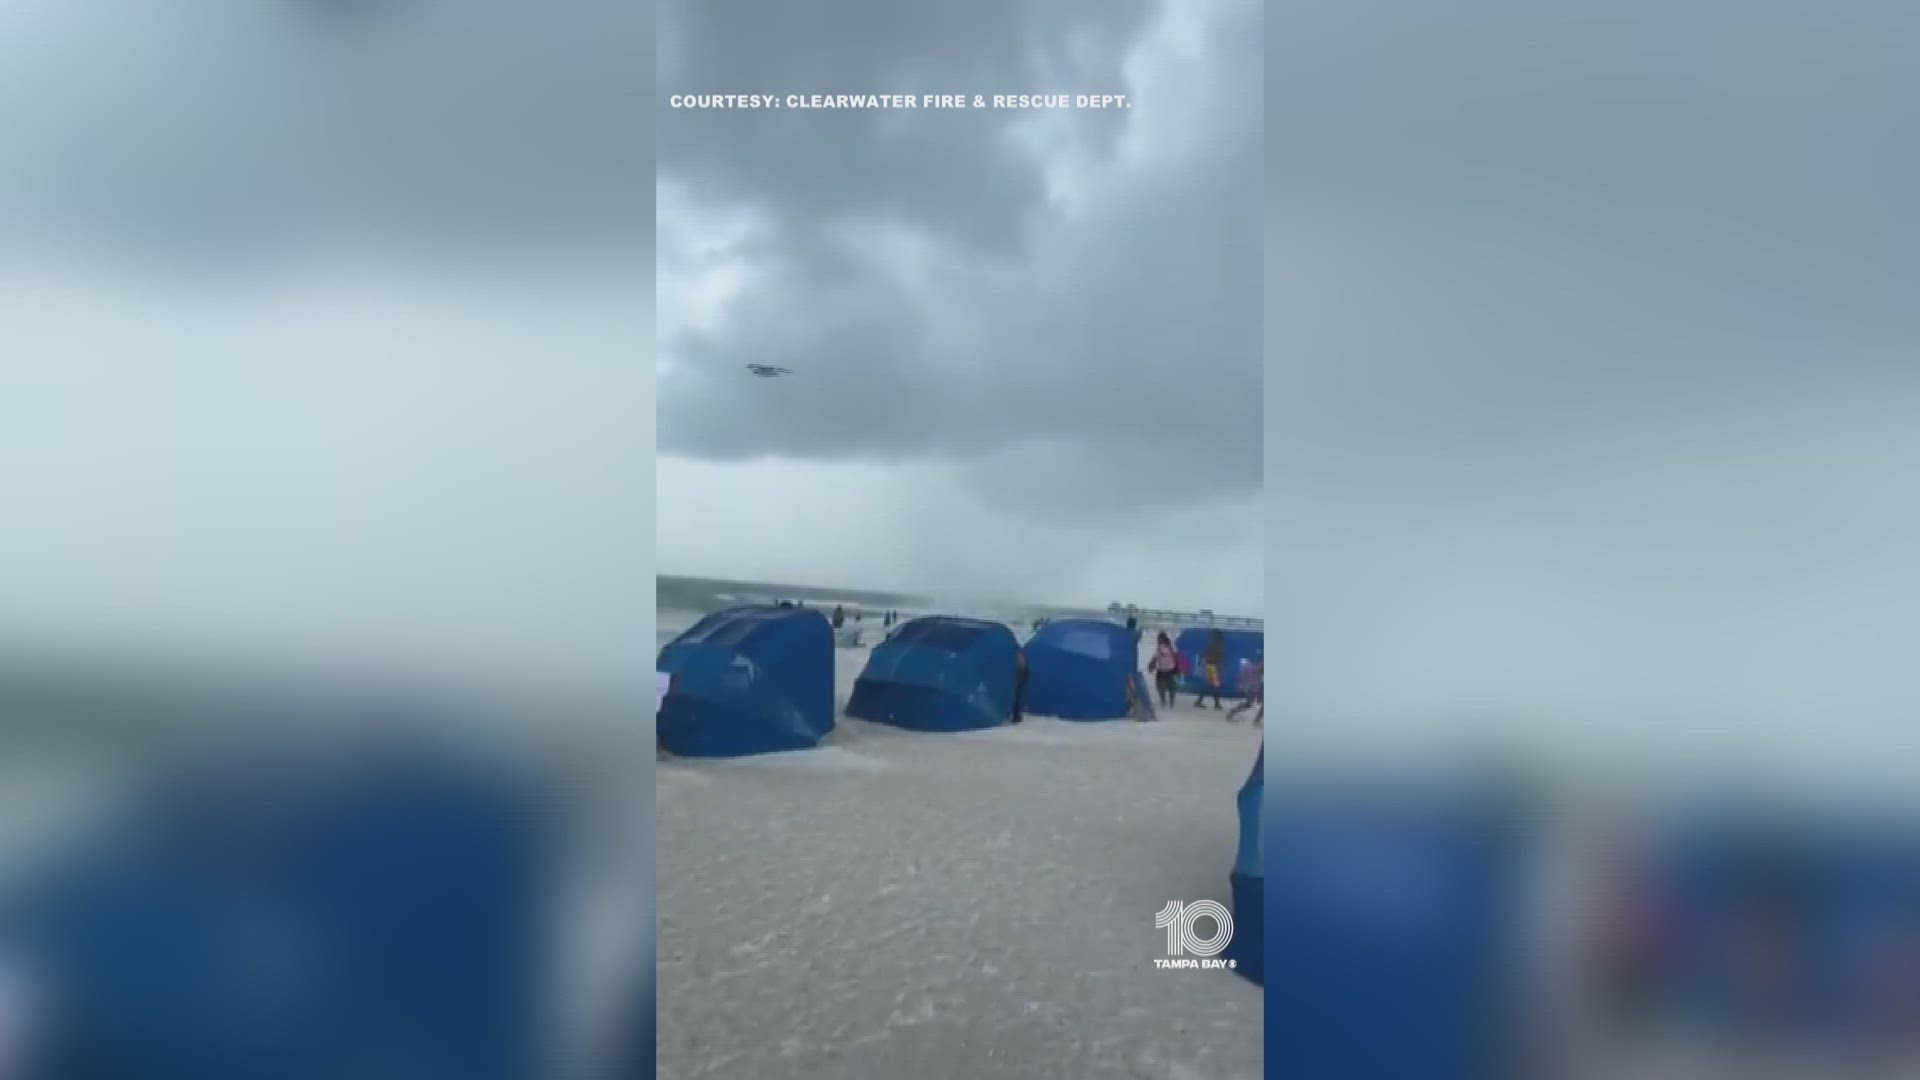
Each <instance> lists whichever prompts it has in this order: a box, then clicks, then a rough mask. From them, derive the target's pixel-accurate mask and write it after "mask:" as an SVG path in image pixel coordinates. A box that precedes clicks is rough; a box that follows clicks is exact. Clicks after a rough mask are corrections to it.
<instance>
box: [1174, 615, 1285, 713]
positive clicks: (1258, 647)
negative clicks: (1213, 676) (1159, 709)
mask: <svg viewBox="0 0 1920 1080" xmlns="http://www.w3.org/2000/svg"><path fill="white" fill-rule="evenodd" d="M1212 634H1213V628H1211V627H1206V626H1189V627H1187V628H1186V629H1185V630H1182V631H1180V636H1179V637H1178V638H1176V639H1175V640H1174V643H1173V647H1174V648H1176V649H1178V650H1179V651H1180V655H1181V656H1182V657H1184V658H1185V659H1186V661H1187V673H1186V675H1185V676H1184V677H1183V678H1182V679H1181V680H1180V686H1181V689H1183V690H1186V691H1187V692H1189V693H1199V691H1200V689H1201V687H1202V686H1204V685H1205V683H1206V676H1205V675H1204V674H1203V673H1202V672H1201V669H1200V656H1201V654H1202V653H1204V652H1206V651H1207V638H1208V637H1210V636H1212ZM1220 634H1221V636H1222V637H1224V638H1226V641H1227V662H1226V663H1224V664H1222V665H1221V666H1220V694H1221V696H1222V697H1240V696H1241V694H1240V670H1241V668H1243V667H1245V666H1246V665H1247V664H1249V663H1252V662H1253V661H1255V660H1265V659H1266V656H1267V635H1266V634H1265V633H1263V632H1262V631H1259V630H1221V631H1220Z"/></svg>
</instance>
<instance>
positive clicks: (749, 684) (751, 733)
mask: <svg viewBox="0 0 1920 1080" xmlns="http://www.w3.org/2000/svg"><path fill="white" fill-rule="evenodd" d="M657 667H658V668H659V670H661V671H664V672H666V673H668V674H669V675H671V676H672V677H673V682H672V685H671V686H670V687H669V689H668V690H667V696H666V699H665V700H664V701H662V702H661V705H660V718H659V722H658V730H659V741H660V745H661V746H662V747H665V748H666V749H667V750H670V751H672V752H673V753H676V754H680V755H683V756H686V757H739V756H741V755H744V754H764V753H770V752H773V751H777V750H804V749H807V748H809V747H813V746H817V745H819V743H820V740H821V739H823V738H825V737H826V735H827V733H828V732H830V731H832V730H833V628H832V626H830V625H829V624H828V623H827V617H826V616H825V615H822V614H820V613H819V612H817V611H810V610H805V609H801V608H780V607H765V606H755V607H738V608H730V609H728V610H726V611H720V612H716V613H714V614H712V615H709V616H707V617H706V618H704V619H701V620H700V621H699V622H697V623H695V624H693V626H692V627H691V628H689V629H688V630H687V632H686V633H684V634H681V635H680V636H679V637H677V638H675V639H673V640H672V641H671V642H669V643H668V644H667V646H666V648H664V649H661V650H660V660H659V663H658V664H657Z"/></svg>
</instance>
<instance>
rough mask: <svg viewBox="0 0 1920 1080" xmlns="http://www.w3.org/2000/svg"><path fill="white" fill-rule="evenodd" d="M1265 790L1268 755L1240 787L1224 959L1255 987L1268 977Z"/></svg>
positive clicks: (1257, 760)
mask: <svg viewBox="0 0 1920 1080" xmlns="http://www.w3.org/2000/svg"><path fill="white" fill-rule="evenodd" d="M1266 790H1267V751H1266V749H1265V748H1264V747H1262V748H1261V750H1260V756H1259V757H1256V758H1254V759H1253V771H1252V772H1251V773H1248V774H1247V782H1246V783H1244V784H1241V785H1240V797H1239V800H1238V801H1239V804H1240V850H1239V852H1238V853H1237V854H1235V855H1234V858H1233V874H1232V878H1231V880H1232V884H1233V940H1232V941H1230V942H1228V943H1227V958H1228V959H1229V960H1232V961H1233V962H1234V971H1235V972H1236V973H1238V974H1240V975H1243V976H1245V977H1246V978H1248V979H1251V980H1252V981H1253V982H1255V983H1256V984H1258V983H1264V982H1265V981H1266V975H1267V971H1266V968H1267V964H1266V957H1267V923H1266V919H1267V869H1266V856H1265V855H1264V854H1263V853H1262V849H1261V846H1260V815H1261V814H1262V813H1263V812H1264V803H1265V802H1266Z"/></svg>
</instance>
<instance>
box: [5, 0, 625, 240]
mask: <svg viewBox="0 0 1920 1080" xmlns="http://www.w3.org/2000/svg"><path fill="white" fill-rule="evenodd" d="M4 18H5V20H6V23H7V25H6V32H5V34H4V35H0V36H3V38H4V42H5V44H4V45H0V226H4V227H7V228H9V229H12V230H17V231H23V234H24V235H26V236H29V237H33V238H35V239H36V240H38V241H39V242H42V243H49V244H51V243H61V244H65V245H68V246H73V245H81V244H84V245H87V246H90V247H98V248H102V249H104V250H105V251H106V252H108V253H109V254H112V253H117V254H118V256H121V257H125V256H130V255H139V256H140V257H143V258H148V259H156V260H162V261H166V262H167V263H168V265H179V264H180V263H181V262H182V260H187V259H193V260H196V261H207V260H231V259H237V258H245V259H250V260H258V259H260V258H263V257H273V258H286V257H303V258H304V257H307V256H309V255H310V254H311V253H312V251H313V249H314V248H315V247H316V246H320V247H323V248H327V247H337V246H339V245H342V244H359V245H373V246H382V247H387V248H399V249H412V250H416V251H419V250H425V251H428V252H452V253H458V254H461V255H462V256H464V257H472V256H475V255H477V254H482V253H488V252H499V251H510V252H514V253H518V254H520V255H523V256H525V255H530V254H540V253H551V254H556V255H561V256H564V257H566V258H568V259H574V260H577V259H579V258H581V257H584V255H585V254H586V253H588V252H598V253H604V254H606V255H608V256H609V257H612V258H625V259H627V260H631V259H632V258H633V257H634V256H635V255H636V254H646V253H648V249H647V248H646V246H645V244H644V242H643V241H642V240H641V238H643V237H645V236H646V235H647V234H648V232H649V229H648V221H647V217H646V211H645V201H646V200H645V196H644V194H643V193H644V191H645V190H646V184H647V183H648V182H649V181H650V178H651V173H652V153H651V147H650V145H649V142H648V134H649V132H648V130H647V128H648V124H649V121H650V113H649V112H648V110H647V109H646V108H645V104H646V98H645V97H644V96H643V95H644V93H645V90H646V85H645V75H644V72H645V70H646V68H647V65H648V64H649V62H650V53H651V42H652V19H651V16H650V14H649V13H648V12H647V11H646V10H645V8H644V6H643V5H632V4H622V3H615V2H612V0H557V2H555V3H546V4H538V5H533V4H523V3H518V2H510V0H481V2H462V3H454V2H450V0H389V2H373V0H368V2H365V3H360V4H354V5H329V4H325V3H320V2H317V0H314V2H292V0H288V2H284V3H272V4H259V3H246V2H243V0H191V2H188V3H176V4H171V5H168V6H167V8H166V10H165V11H161V10H159V9H157V8H154V7H153V6H152V5H146V4H139V3H132V2H124V0H123V2H109V3H106V4H90V5H86V6H85V7H84V8H80V7H75V6H73V5H34V6H32V8H31V9H23V10H19V11H10V12H8V13H7V14H6V16H4ZM50 233H51V236H49V234H50Z"/></svg>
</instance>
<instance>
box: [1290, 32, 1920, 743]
mask: <svg viewBox="0 0 1920 1080" xmlns="http://www.w3.org/2000/svg"><path fill="white" fill-rule="evenodd" d="M1286 12H1287V15H1286V18H1285V20H1284V21H1283V22H1277V23H1276V22H1272V21H1270V23H1269V36H1268V41H1269V45H1270V50H1271V51H1270V54H1269V60H1268V68H1267V72H1268V74H1267V78H1268V84H1267V87H1268V92H1269V110H1270V119H1271V121H1272V126H1271V127H1270V128H1269V132H1268V139H1267V143H1266V150H1267V168H1266V176H1267V182H1268V185H1269V186H1268V204H1267V218H1266V228H1267V242H1268V261H1267V266H1266V270H1267V273H1266V280H1265V288H1266V298H1267V324H1266V328H1267V331H1268V335H1269V336H1268V349H1269V357H1270V359H1271V364H1272V366H1271V367H1270V368H1269V375H1268V379H1269V381H1268V384H1267V389H1268V397H1267V401H1268V413H1267V423H1268V431H1269V433H1270V434H1269V438H1270V442H1269V444H1268V447H1267V449H1268V453H1269V457H1268V462H1269V465H1268V479H1269V484H1270V491H1271V498H1272V503H1271V505H1272V506H1273V507H1275V513H1276V519H1275V520H1274V521H1272V522H1271V523H1270V525H1271V527H1272V528H1273V548H1272V551H1273V553H1274V554H1273V556H1272V558H1273V559H1274V564H1273V567H1272V570H1273V575H1274V576H1273V578H1272V581H1273V582H1274V586H1273V588H1272V590H1271V592H1272V596H1271V599H1272V602H1273V603H1274V605H1275V607H1276V609H1277V610H1280V611H1284V612H1286V613H1287V617H1286V618H1285V619H1284V620H1282V622H1281V624H1280V625H1279V626H1277V627H1273V628H1270V632H1278V633H1281V634H1282V635H1283V637H1284V640H1283V641H1281V642H1280V643H1278V644H1277V645H1276V651H1277V652H1278V653H1279V654H1280V655H1284V656H1286V657H1288V660H1287V662H1286V663H1287V671H1288V672H1289V676H1288V677H1287V678H1285V679H1282V680H1278V681H1276V682H1275V684H1274V685H1276V686H1279V687H1281V688H1282V692H1283V693H1285V694H1288V695H1291V696H1292V698H1293V702H1292V707H1291V708H1290V709H1288V710H1285V712H1287V713H1289V714H1291V715H1293V716H1294V717H1296V718H1297V720H1298V723H1296V724H1287V723H1284V722H1283V723H1282V724H1280V725H1278V726H1276V728H1275V730H1276V731H1296V730H1302V729H1304V728H1307V727H1315V728H1318V729H1319V730H1322V731H1325V730H1328V729H1330V728H1339V727H1341V725H1342V723H1343V722H1344V721H1343V720H1342V719H1341V718H1342V717H1346V718H1347V719H1350V718H1351V717H1352V716H1354V715H1359V714H1393V715H1395V716H1397V717H1398V718H1399V719H1400V720H1403V721H1409V722H1413V723H1416V724H1429V723H1432V722H1433V721H1434V719H1435V718H1436V717H1440V716H1445V715H1448V714H1456V715H1462V716H1464V715H1467V714H1473V715H1475V716H1477V717H1478V720H1479V721H1480V722H1482V723H1491V724H1492V725H1493V726H1494V727H1500V726H1502V725H1503V724H1511V725H1512V727H1511V731H1513V732H1515V733H1518V734H1520V735H1521V736H1522V737H1523V738H1531V737H1534V735H1535V734H1537V733H1538V732H1539V731H1541V730H1543V729H1549V728H1551V729H1557V730H1563V731H1564V730H1566V729H1567V728H1568V727H1569V726H1571V727H1573V728H1577V729H1578V730H1579V731H1581V732H1582V733H1583V735H1585V736H1591V737H1592V739H1594V740H1598V741H1606V740H1610V739H1614V738H1616V737H1617V736H1618V735H1620V734H1621V733H1622V732H1632V733H1634V734H1635V735H1636V736H1645V737H1646V738H1645V739H1642V740H1641V741H1640V745H1641V746H1643V747H1644V746H1647V745H1664V746H1666V747H1667V748H1669V749H1672V748H1676V747H1684V748H1687V749H1697V750H1703V751H1704V752H1705V753H1706V754H1707V755H1708V756H1710V757H1711V756H1732V755H1734V754H1737V753H1741V752H1744V751H1746V750H1750V749H1755V748H1763V749H1765V750H1767V751H1774V750H1779V751H1781V756H1782V758H1783V759H1785V760H1793V759H1806V758H1810V757H1816V756H1819V755H1821V754H1826V753H1833V754H1836V755H1837V756H1839V757H1841V758H1844V759H1846V760H1848V761H1850V762H1851V763H1853V764H1855V765H1858V764H1860V763H1863V762H1878V763H1880V764H1887V763H1894V764H1896V765H1897V767H1901V768H1907V769H1909V770H1911V768H1912V767H1914V766H1915V765H1916V764H1920V753H1916V751H1917V750H1920V739H1916V737H1915V736H1914V735H1913V718H1914V716H1915V715H1916V706H1920V693H1917V692H1916V680H1915V679H1914V677H1913V674H1912V673H1913V671H1914V664H1913V660H1912V656H1913V649H1914V643H1915V641H1916V640H1920V635H1916V634H1915V633H1914V631H1915V630H1916V616H1915V612H1916V610H1920V561H1916V559H1915V555H1914V553H1915V552H1916V551H1920V305H1917V304H1916V303H1915V298H1916V297H1920V195H1917V194H1916V193H1920V143H1916V141H1915V140H1914V139H1913V138H1911V137H1910V135H1909V129H1910V127H1911V118H1912V116H1913V113H1914V108H1915V105H1916V103H1920V65H1916V64H1915V63H1914V49H1915V44H1916V42H1920V13H1916V12H1915V10H1914V9H1912V8H1911V7H1903V6H1900V5H1884V4H1876V3H1854V2H1842V3H1839V4H1833V3H1819V4H1814V3H1800V2H1791V3H1780V4H1761V5H1754V4H1734V3H1718V2H1715V3H1693V4H1669V3H1660V2H1656V0H1626V2H1623V3H1607V4H1590V5H1584V6H1576V7H1566V6H1555V5H1546V6H1542V5H1537V4H1528V3H1520V2H1517V0H1478V2H1470V3H1466V4H1448V5H1437V6H1432V7H1430V8H1423V7H1421V6H1419V5H1413V4H1404V3H1393V4H1377V3H1368V2H1364V0H1362V2H1354V0H1339V2H1333V0H1327V2H1324V3H1323V2H1313V3H1306V4H1299V3H1295V4H1288V5H1286ZM1271 18H1272V16H1271V13H1270V19H1271ZM1349 730H1351V729H1350V728H1349ZM1907 775H1909V776H1910V775H1911V771H1909V772H1908V773H1907Z"/></svg>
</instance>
